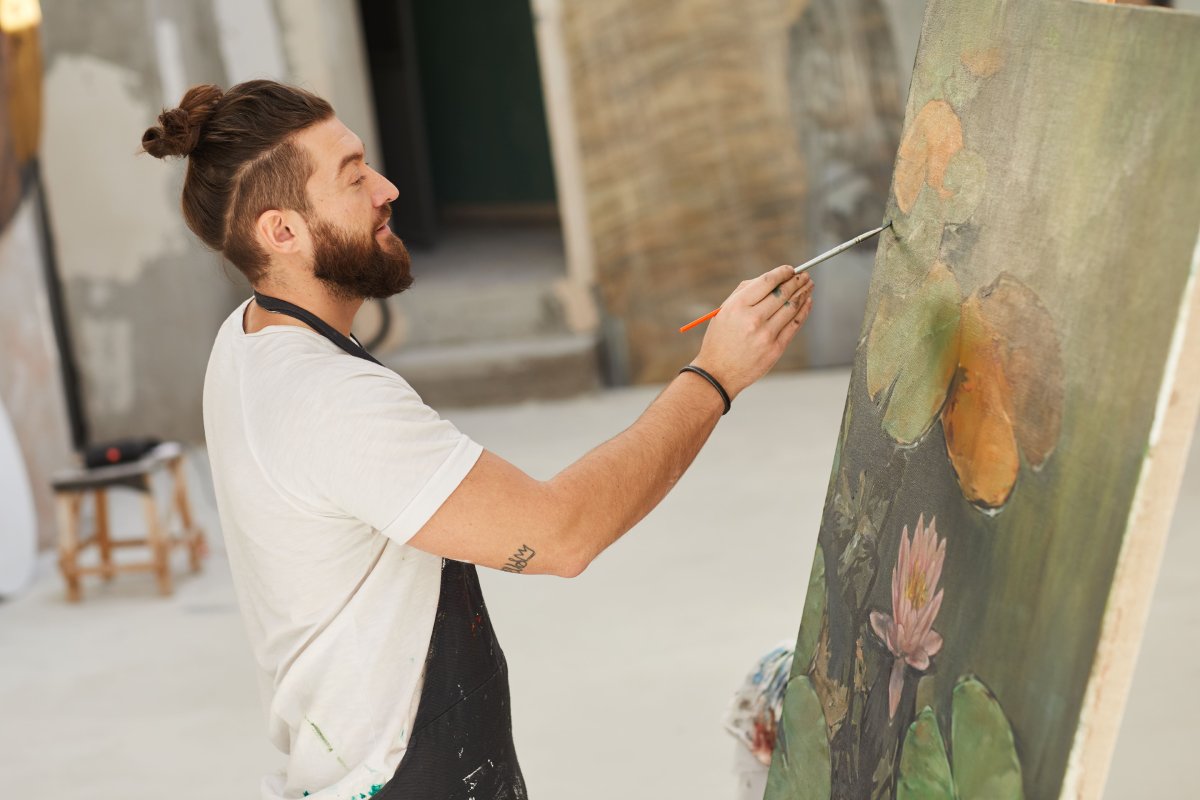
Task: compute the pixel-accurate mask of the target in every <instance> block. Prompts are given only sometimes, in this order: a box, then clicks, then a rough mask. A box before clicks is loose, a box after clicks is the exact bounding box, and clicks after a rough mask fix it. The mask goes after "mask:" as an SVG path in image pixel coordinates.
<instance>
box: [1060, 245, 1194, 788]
mask: <svg viewBox="0 0 1200 800" xmlns="http://www.w3.org/2000/svg"><path fill="white" fill-rule="evenodd" d="M1197 234H1198V235H1197V242H1196V247H1195V250H1194V251H1193V254H1192V263H1191V272H1190V274H1189V276H1188V281H1187V285H1186V287H1185V289H1184V292H1183V298H1182V300H1181V302H1180V310H1179V317H1178V318H1177V321H1176V327H1175V333H1174V336H1173V337H1172V342H1171V350H1170V352H1169V354H1168V357H1167V364H1166V369H1165V371H1164V373H1163V381H1162V385H1161V386H1160V387H1159V395H1158V402H1157V406H1156V409H1155V414H1154V422H1153V426H1152V427H1151V429H1150V441H1149V447H1148V448H1147V450H1146V458H1145V461H1144V462H1143V468H1142V470H1141V474H1140V477H1139V480H1138V485H1137V488H1136V490H1135V492H1134V499H1133V503H1132V505H1131V507H1130V512H1129V518H1128V521H1127V523H1126V526H1125V531H1126V533H1125V538H1124V541H1123V542H1122V543H1121V551H1120V553H1119V555H1118V557H1117V565H1116V570H1115V572H1114V574H1113V583H1112V591H1111V592H1110V593H1109V597H1108V602H1107V604H1106V607H1105V610H1104V617H1103V619H1102V621H1101V629H1100V643H1099V646H1098V647H1097V651H1096V659H1095V661H1093V663H1092V669H1091V673H1090V674H1089V676H1088V684H1087V690H1086V692H1085V694H1084V699H1083V708H1082V710H1081V712H1080V716H1079V724H1078V727H1077V728H1076V731H1075V739H1074V742H1073V743H1072V746H1071V753H1070V756H1069V758H1068V760H1067V772H1066V775H1065V777H1064V779H1063V784H1062V791H1061V793H1060V795H1059V797H1060V798H1062V800H1075V798H1080V799H1081V800H1082V799H1083V798H1099V797H1100V796H1101V795H1102V794H1103V792H1104V786H1105V783H1106V782H1107V779H1108V770H1109V766H1110V763H1111V760H1112V754H1113V751H1114V749H1115V747H1116V741H1117V735H1118V733H1119V731H1120V725H1121V717H1122V715H1123V713H1124V711H1125V701H1126V699H1127V697H1128V695H1129V689H1130V686H1131V684H1132V683H1133V672H1134V668H1135V667H1136V665H1137V655H1138V650H1139V649H1140V646H1141V640H1142V632H1143V630H1144V629H1145V626H1146V620H1147V618H1148V616H1149V612H1150V603H1151V600H1152V599H1153V596H1154V587H1155V584H1156V583H1157V578H1158V572H1159V567H1160V566H1161V563H1162V555H1163V551H1164V549H1165V547H1166V541H1167V534H1168V532H1169V530H1170V527H1171V517H1172V516H1173V514H1174V510H1175V503H1176V500H1177V499H1178V496H1179V488H1180V485H1181V484H1182V481H1183V472H1184V468H1185V467H1186V466H1187V458H1188V454H1189V452H1190V449H1191V440H1192V435H1193V433H1194V431H1195V427H1196V418H1197V415H1198V414H1200V284H1198V280H1197V279H1198V274H1197V273H1198V272H1200V231H1198V232H1197Z"/></svg>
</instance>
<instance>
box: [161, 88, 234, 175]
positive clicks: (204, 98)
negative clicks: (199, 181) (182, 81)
mask: <svg viewBox="0 0 1200 800" xmlns="http://www.w3.org/2000/svg"><path fill="white" fill-rule="evenodd" d="M221 97H222V92H221V89H220V87H218V86H214V85H212V84H211V83H208V84H202V85H200V86H193V87H192V88H191V89H188V90H187V93H186V94H185V95H184V96H183V99H182V100H180V101H179V108H172V109H171V110H169V111H168V110H167V109H163V112H162V113H161V114H159V115H158V124H157V125H155V126H154V127H152V128H147V129H146V132H145V133H143V134H142V149H143V150H145V151H146V152H147V153H149V154H150V155H152V156H154V157H155V158H166V157H167V156H188V155H191V153H192V151H193V150H195V149H196V146H197V145H198V144H199V143H200V131H201V129H202V128H203V127H204V123H205V122H207V121H208V118H209V117H211V116H212V113H213V109H215V108H216V106H217V102H218V101H220V99H221Z"/></svg>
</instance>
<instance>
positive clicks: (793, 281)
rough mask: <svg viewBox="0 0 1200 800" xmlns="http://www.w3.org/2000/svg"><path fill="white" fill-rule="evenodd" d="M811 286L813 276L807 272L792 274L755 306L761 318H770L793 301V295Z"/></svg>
mask: <svg viewBox="0 0 1200 800" xmlns="http://www.w3.org/2000/svg"><path fill="white" fill-rule="evenodd" d="M811 287H812V278H810V277H808V275H807V274H803V275H792V276H791V277H789V278H788V279H787V281H785V282H784V283H783V284H781V285H779V286H776V287H775V288H774V289H772V290H771V293H770V294H768V295H767V296H766V297H764V298H763V299H762V300H760V301H759V302H758V304H757V305H756V306H754V309H755V311H757V312H758V314H759V319H762V320H764V321H766V320H769V319H771V317H772V316H773V315H775V314H776V313H778V312H779V310H780V309H782V308H786V307H787V305H786V304H787V303H789V302H791V300H792V295H794V294H795V293H796V292H800V291H804V290H805V289H806V288H811Z"/></svg>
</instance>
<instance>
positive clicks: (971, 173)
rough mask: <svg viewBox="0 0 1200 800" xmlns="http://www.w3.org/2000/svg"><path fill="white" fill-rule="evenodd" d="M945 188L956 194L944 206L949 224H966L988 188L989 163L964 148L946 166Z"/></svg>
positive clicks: (972, 151)
mask: <svg viewBox="0 0 1200 800" xmlns="http://www.w3.org/2000/svg"><path fill="white" fill-rule="evenodd" d="M944 184H945V187H946V188H947V189H949V190H950V191H951V192H953V193H954V194H953V195H951V196H950V197H949V198H948V199H947V200H946V201H945V203H944V205H943V206H942V208H943V211H944V213H945V217H946V221H947V222H966V221H967V220H968V219H970V218H971V215H972V214H974V213H975V209H976V208H977V207H978V206H979V201H980V200H982V199H983V190H984V189H985V188H986V187H987V162H985V161H984V160H983V156H981V155H979V154H978V153H976V152H975V151H974V150H967V149H966V148H963V149H962V150H959V151H958V152H957V153H955V154H954V158H952V159H950V163H949V164H948V165H947V166H946V177H945V180H944Z"/></svg>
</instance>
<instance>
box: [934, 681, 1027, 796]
mask: <svg viewBox="0 0 1200 800" xmlns="http://www.w3.org/2000/svg"><path fill="white" fill-rule="evenodd" d="M951 709H952V711H951V714H952V720H951V723H950V749H951V753H952V754H953V755H952V762H953V769H954V783H955V785H956V786H957V788H958V796H959V798H960V800H1018V799H1019V798H1024V796H1025V793H1024V790H1023V789H1022V783H1021V762H1020V761H1019V760H1018V759H1017V747H1016V743H1015V742H1014V740H1013V733H1012V727H1011V726H1010V725H1009V724H1008V719H1007V717H1005V716H1004V710H1003V709H1001V708H1000V703H999V702H997V700H996V698H995V696H994V695H992V693H991V691H989V690H988V688H987V687H986V686H984V685H983V684H982V683H981V682H980V681H979V680H978V679H977V678H973V677H967V678H963V679H962V680H961V681H960V682H959V683H958V685H957V686H955V687H954V696H953V700H952V701H951Z"/></svg>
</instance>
